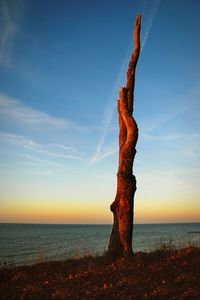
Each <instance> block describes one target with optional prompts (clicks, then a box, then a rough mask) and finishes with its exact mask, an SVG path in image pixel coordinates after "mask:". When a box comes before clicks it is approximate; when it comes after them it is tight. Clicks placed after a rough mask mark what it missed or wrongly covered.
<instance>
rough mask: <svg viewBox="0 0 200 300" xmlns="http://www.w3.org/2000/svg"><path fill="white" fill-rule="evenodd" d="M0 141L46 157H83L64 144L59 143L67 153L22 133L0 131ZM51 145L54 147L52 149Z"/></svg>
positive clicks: (77, 158) (78, 158)
mask: <svg viewBox="0 0 200 300" xmlns="http://www.w3.org/2000/svg"><path fill="white" fill-rule="evenodd" d="M0 141H1V142H6V143H11V144H13V145H15V146H20V147H23V148H26V149H28V150H30V151H32V152H34V153H38V154H42V155H44V156H47V157H54V158H63V159H75V160H81V161H83V159H82V158H81V157H80V156H79V155H78V152H77V151H76V150H72V148H70V147H67V146H65V145H59V146H61V147H62V148H63V149H65V151H67V152H68V153H63V152H61V151H60V152H59V151H56V149H55V148H56V147H55V146H53V145H52V144H47V145H42V144H39V143H36V142H35V141H33V140H32V139H29V138H26V137H24V136H22V135H16V134H12V133H4V132H0ZM52 147H53V148H54V151H53V149H52ZM61 147H60V148H61ZM74 151H76V153H77V154H76V155H75V154H74Z"/></svg>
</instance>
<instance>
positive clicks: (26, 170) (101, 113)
mask: <svg viewBox="0 0 200 300" xmlns="http://www.w3.org/2000/svg"><path fill="white" fill-rule="evenodd" d="M138 13H142V31H141V43H142V51H141V55H140V59H139V63H138V67H137V74H136V88H135V105H134V107H135V111H134V116H135V118H136V120H137V122H138V126H139V141H138V144H137V156H136V158H135V163H134V174H135V175H136V177H137V182H138V189H137V193H136V196H135V221H136V222H138V223H148V222H190V221H194V222H195V221H199V220H200V213H199V211H200V203H199V179H198V178H199V175H200V174H199V151H198V150H199V147H200V143H199V141H200V134H199V129H200V128H199V127H200V126H199V111H200V110H199V108H200V107H199V106H200V105H199V96H200V72H199V70H200V63H199V53H200V39H199V28H200V2H199V1H197V0H190V1H189V0H183V1H178V0H176V1H172V0H169V1H164V0H141V1H135V0H132V1H130V0H129V1H128V0H125V1H122V0H115V1H114V0H107V1H105V0H103V1H91V0H85V1H81V0H79V1H45V0H43V1H39V0H36V1H33V0H30V1H25V0H24V1H23V0H18V1H9V0H7V1H3V0H1V1H0V82H1V84H0V153H1V155H0V182H1V188H0V191H1V192H0V203H1V212H0V221H2V222H42V223H45V222H47V223H51V222H52V223H111V222H112V214H111V213H110V211H109V205H110V203H111V202H112V201H113V200H114V197H115V191H116V173H117V164H118V123H117V111H116V100H117V98H118V90H119V88H120V86H123V85H124V84H125V74H126V69H127V64H128V61H129V58H130V55H131V51H132V48H133V40H132V35H133V20H134V18H135V16H136V15H137V14H138Z"/></svg>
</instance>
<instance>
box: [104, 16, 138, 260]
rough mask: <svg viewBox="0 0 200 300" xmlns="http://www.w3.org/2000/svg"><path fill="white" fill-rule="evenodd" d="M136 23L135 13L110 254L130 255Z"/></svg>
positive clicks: (122, 97)
mask: <svg viewBox="0 0 200 300" xmlns="http://www.w3.org/2000/svg"><path fill="white" fill-rule="evenodd" d="M140 24H141V15H138V16H137V17H136V19H135V24H134V50H133V53H132V56H131V60H130V62H129V66H128V71H127V79H126V87H122V88H120V91H119V100H118V107H117V108H118V119H119V166H118V173H117V193H116V197H115V200H114V202H113V203H112V204H111V206H110V209H111V211H112V212H113V216H114V222H113V228H112V233H111V236H110V242H109V246H108V252H110V253H112V254H114V255H125V256H129V255H132V234H133V207H134V195H135V191H136V178H135V176H134V175H133V161H134V158H135V154H136V149H135V146H136V143H137V139H138V127H137V124H136V121H135V119H134V118H133V116H132V114H133V102H134V87H135V71H136V65H137V62H138V58H139V54H140Z"/></svg>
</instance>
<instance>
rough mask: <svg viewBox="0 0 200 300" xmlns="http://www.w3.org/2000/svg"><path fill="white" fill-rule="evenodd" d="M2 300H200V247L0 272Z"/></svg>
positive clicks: (71, 260) (169, 249)
mask: <svg viewBox="0 0 200 300" xmlns="http://www.w3.org/2000/svg"><path fill="white" fill-rule="evenodd" d="M0 284H1V285H0V299H2V300H3V299H9V300H13V299H20V300H25V299H34V300H37V299H43V300H45V299H73V300H75V299H83V300H84V299H122V300H123V299H126V300H127V299H133V300H134V299H135V300H142V299H166V300H178V299H188V300H194V299H196V300H197V299H198V300H199V299H200V247H192V246H190V247H186V248H182V249H174V248H173V247H170V246H169V245H162V247H160V248H158V249H157V250H155V251H153V252H151V253H143V252H138V253H136V254H135V255H134V256H133V257H132V258H129V259H124V258H117V259H114V258H113V257H108V256H107V255H103V256H99V257H91V256H88V257H83V258H79V259H69V260H66V261H54V262H44V263H38V264H35V265H33V266H21V267H16V266H13V267H12V268H7V267H2V268H1V270H0Z"/></svg>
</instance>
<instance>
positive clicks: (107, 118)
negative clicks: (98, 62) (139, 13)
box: [91, 0, 161, 163]
mask: <svg viewBox="0 0 200 300" xmlns="http://www.w3.org/2000/svg"><path fill="white" fill-rule="evenodd" d="M160 2H161V0H155V3H154V6H153V8H152V12H151V14H150V18H149V23H148V26H147V28H146V31H145V33H144V37H143V39H142V41H141V51H142V49H144V47H145V45H146V42H147V39H148V37H149V33H150V30H151V27H152V25H153V21H154V18H155V17H156V14H157V11H158V8H159V5H160ZM131 44H132V43H130V45H129V47H128V50H127V52H126V55H125V56H124V59H123V61H122V64H121V68H120V72H119V75H118V77H117V80H116V81H115V84H114V87H113V92H112V95H111V97H110V99H109V101H108V103H107V105H106V107H105V110H104V115H103V121H102V125H103V126H102V132H101V136H100V139H99V141H98V143H97V147H96V152H95V154H94V155H93V156H92V158H91V163H95V162H96V161H98V160H101V159H102V158H104V157H106V156H108V155H109V154H110V155H111V154H112V153H114V152H116V151H109V154H108V155H106V153H102V148H103V145H104V143H105V139H106V137H107V134H108V130H109V126H110V123H111V121H112V117H113V112H114V109H115V106H114V100H115V99H117V92H118V89H119V87H120V84H121V81H122V78H123V77H124V74H125V70H126V67H127V65H128V59H129V56H130V48H131Z"/></svg>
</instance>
